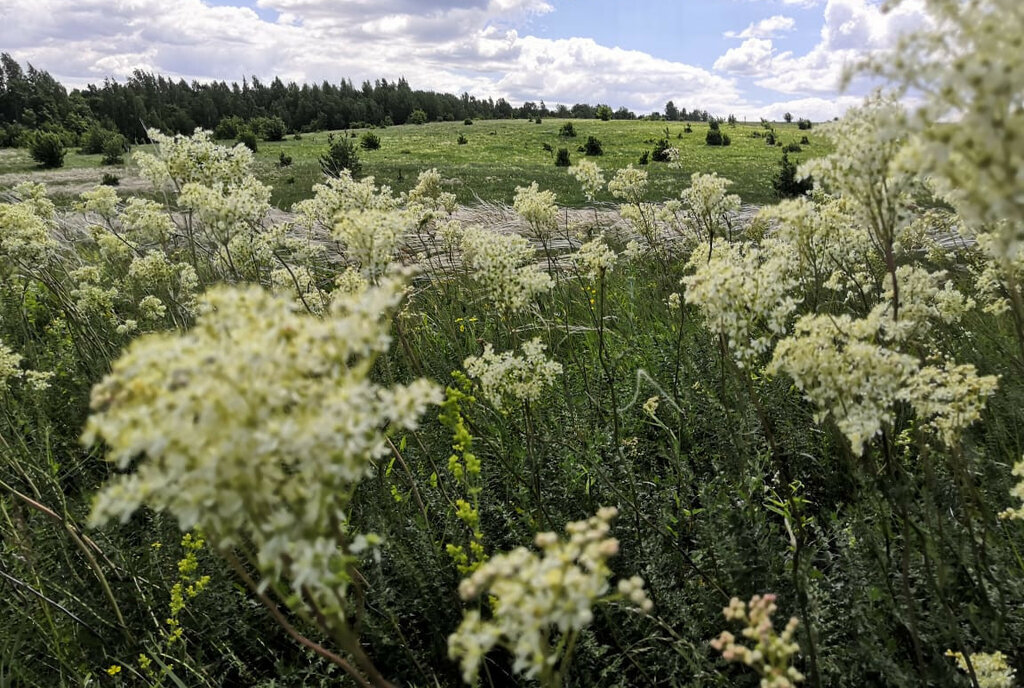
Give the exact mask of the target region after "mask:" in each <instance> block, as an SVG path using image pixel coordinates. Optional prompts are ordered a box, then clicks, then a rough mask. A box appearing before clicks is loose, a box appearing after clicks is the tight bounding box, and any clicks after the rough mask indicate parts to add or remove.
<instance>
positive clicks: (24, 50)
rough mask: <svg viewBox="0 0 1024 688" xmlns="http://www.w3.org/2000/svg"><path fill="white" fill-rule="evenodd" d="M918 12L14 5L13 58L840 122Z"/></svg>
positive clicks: (73, 68)
mask: <svg viewBox="0 0 1024 688" xmlns="http://www.w3.org/2000/svg"><path fill="white" fill-rule="evenodd" d="M922 21H923V16H922V10H921V0H904V2H902V3H900V4H899V5H898V6H897V7H896V9H895V10H893V11H890V12H883V11H882V8H881V3H880V1H879V0H0V50H3V51H6V52H9V53H11V55H12V56H13V57H14V58H15V59H17V60H19V61H20V62H22V63H25V62H30V63H32V64H33V65H35V66H36V67H38V68H40V69H44V70H46V71H48V72H50V73H51V74H52V75H53V76H54V77H55V78H57V79H59V80H60V81H61V82H63V83H64V84H65V85H67V86H68V87H80V86H84V85H85V84H88V83H100V82H102V81H103V79H105V78H114V79H119V80H124V79H125V78H126V77H127V76H129V75H131V73H132V71H133V70H135V69H142V70H145V71H152V72H156V73H160V74H164V75H167V76H173V77H176V78H177V77H181V78H184V79H186V80H189V81H191V80H200V81H210V80H218V81H221V80H224V81H229V82H230V81H241V79H242V78H243V77H246V76H252V75H255V76H257V77H259V78H260V79H261V80H269V79H272V78H273V77H275V76H279V77H281V78H282V79H283V80H285V81H297V82H320V81H323V80H325V79H326V80H328V81H332V82H337V81H339V80H341V79H343V78H347V79H351V80H352V81H353V82H354V83H356V84H357V85H358V84H360V83H361V82H362V81H364V80H367V79H369V80H371V81H372V80H375V79H379V78H385V79H387V80H389V81H391V80H396V79H398V78H399V77H405V78H406V79H407V80H408V82H409V84H410V85H411V86H412V87H413V88H417V89H432V90H437V91H445V92H451V93H463V92H469V93H471V94H473V95H475V96H477V97H482V98H488V97H489V98H494V99H497V98H505V99H507V100H508V101H509V102H511V103H513V104H515V105H518V104H521V103H522V102H524V101H527V100H532V101H535V102H539V101H540V100H544V101H545V102H546V104H547V105H548V106H549V107H550V106H553V105H554V104H557V103H564V104H566V105H570V106H571V105H572V104H573V103H577V102H585V103H591V104H597V103H607V104H609V105H611V106H612V107H613V108H618V107H620V106H625V107H628V108H630V109H631V110H633V111H635V112H637V113H639V114H646V113H650V112H652V111H662V110H663V109H664V107H665V103H666V102H667V101H669V100H672V101H673V102H674V103H675V104H676V106H677V107H680V108H687V109H693V108H699V109H706V110H708V111H710V112H711V113H712V114H716V115H719V116H725V115H728V114H734V115H736V116H737V117H739V118H741V119H753V120H756V119H757V118H759V117H767V118H770V119H778V118H780V117H781V116H782V114H783V113H784V112H792V113H793V114H794V115H795V116H797V117H808V118H811V119H814V120H823V119H831V118H832V117H834V116H838V115H840V114H842V112H843V111H844V110H845V109H846V108H847V107H849V106H851V105H854V104H856V103H858V102H860V101H861V100H862V98H863V96H864V95H865V93H866V91H867V90H868V89H869V87H870V86H869V85H868V84H865V83H855V84H854V85H853V86H852V87H851V88H850V89H848V90H847V91H846V92H843V93H840V92H839V90H838V81H839V77H840V74H841V73H842V70H843V66H844V65H845V64H847V63H849V62H855V61H857V60H859V59H861V58H863V57H864V56H865V55H867V54H869V53H871V52H873V51H884V50H887V49H891V48H892V47H893V46H894V45H895V42H896V40H897V38H898V36H899V35H900V33H902V32H904V31H906V30H907V29H908V28H913V27H916V26H919V25H920V24H921V22H922Z"/></svg>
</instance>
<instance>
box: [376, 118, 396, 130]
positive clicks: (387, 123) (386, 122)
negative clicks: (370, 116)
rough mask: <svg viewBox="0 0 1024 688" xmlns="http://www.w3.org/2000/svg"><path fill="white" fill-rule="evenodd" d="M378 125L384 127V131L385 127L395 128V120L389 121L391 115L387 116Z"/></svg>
mask: <svg viewBox="0 0 1024 688" xmlns="http://www.w3.org/2000/svg"><path fill="white" fill-rule="evenodd" d="M380 125H381V126H382V127H384V128H385V129H386V128H387V127H393V126H395V120H393V119H391V115H387V116H386V117H385V118H384V121H383V122H381V123H380Z"/></svg>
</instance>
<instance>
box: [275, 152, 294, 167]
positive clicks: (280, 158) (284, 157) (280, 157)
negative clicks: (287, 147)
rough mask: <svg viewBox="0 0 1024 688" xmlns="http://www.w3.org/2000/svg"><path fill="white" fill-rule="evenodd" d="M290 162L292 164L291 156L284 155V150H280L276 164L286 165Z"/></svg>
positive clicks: (279, 165)
mask: <svg viewBox="0 0 1024 688" xmlns="http://www.w3.org/2000/svg"><path fill="white" fill-rule="evenodd" d="M291 164H292V156H290V155H285V152H284V151H281V153H280V154H279V155H278V156H277V166H278V167H288V166H290V165H291Z"/></svg>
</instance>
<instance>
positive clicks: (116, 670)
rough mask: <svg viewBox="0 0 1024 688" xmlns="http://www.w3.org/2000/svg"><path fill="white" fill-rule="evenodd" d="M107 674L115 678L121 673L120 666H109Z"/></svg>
mask: <svg viewBox="0 0 1024 688" xmlns="http://www.w3.org/2000/svg"><path fill="white" fill-rule="evenodd" d="M107 673H108V674H110V675H111V676H117V675H118V674H120V673H121V665H120V664H111V665H110V668H109V669H107Z"/></svg>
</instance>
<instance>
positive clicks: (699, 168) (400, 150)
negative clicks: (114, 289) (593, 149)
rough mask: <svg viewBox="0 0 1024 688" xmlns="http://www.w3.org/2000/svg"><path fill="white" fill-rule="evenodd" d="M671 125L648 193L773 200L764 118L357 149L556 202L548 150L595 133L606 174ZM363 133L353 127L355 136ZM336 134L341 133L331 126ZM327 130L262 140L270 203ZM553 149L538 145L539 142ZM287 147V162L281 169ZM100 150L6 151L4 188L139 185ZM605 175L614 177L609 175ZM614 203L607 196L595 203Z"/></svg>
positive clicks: (772, 164) (385, 137)
mask: <svg viewBox="0 0 1024 688" xmlns="http://www.w3.org/2000/svg"><path fill="white" fill-rule="evenodd" d="M567 121H571V122H572V123H573V125H574V127H575V129H576V133H577V136H576V137H575V138H562V137H560V136H559V135H558V132H559V130H560V129H561V127H562V125H563V124H564V123H565V122H567ZM666 126H667V127H668V131H669V143H670V145H672V146H675V147H676V148H678V149H679V151H680V153H681V160H680V163H681V167H680V168H679V169H673V168H670V167H669V166H668V165H667V164H664V163H653V162H652V163H651V164H649V165H647V170H648V173H649V175H650V182H651V183H650V199H651V200H665V199H667V198H671V197H674V196H676V195H678V193H679V191H681V190H682V189H683V188H685V187H686V186H687V185H688V183H689V177H690V175H691V174H692V173H694V172H717V173H718V174H720V175H722V176H725V177H727V178H729V179H731V180H733V181H734V182H735V186H734V187H733V191H734V192H735V193H737V194H739V195H740V197H741V198H742V199H743V201H744V202H745V203H753V204H764V203H770V202H772V201H773V200H774V195H773V192H772V186H771V179H772V175H773V174H774V173H775V171H776V169H777V167H778V161H779V159H780V158H781V157H782V149H781V147H779V146H776V147H772V146H768V145H766V144H765V141H764V139H763V138H754V137H753V135H754V134H755V133H757V132H762V131H764V130H763V129H762V127H761V125H760V124H756V125H754V124H737V125H735V126H731V125H728V124H723V125H722V130H723V132H724V133H726V134H728V135H729V136H730V138H731V139H732V145H731V146H728V147H724V148H718V147H712V146H708V145H706V144H705V143H704V137H705V134H706V133H707V131H708V125H707V124H704V123H696V124H693V125H691V126H692V129H693V131H692V133H689V134H687V133H684V127H685V124H684V123H682V122H648V121H615V120H613V121H608V122H602V121H600V120H558V119H547V120H544V121H543V123H541V124H534V123H531V122H528V121H525V120H490V121H478V122H475V123H474V124H473V125H472V126H467V125H465V124H464V123H462V122H437V123H431V124H426V125H422V126H416V125H403V126H396V127H389V128H387V129H377V130H374V133H376V134H377V135H378V136H379V137H380V139H381V147H380V149H379V150H373V151H365V150H361V149H360V150H359V155H360V160H361V162H362V164H363V173H364V174H365V175H372V176H374V177H375V178H376V179H377V181H378V182H379V183H382V184H388V185H390V186H391V187H392V188H393V189H394V190H396V191H405V190H407V189H409V188H411V187H412V185H413V184H414V183H415V180H416V176H417V174H418V173H419V172H421V171H423V170H426V169H430V168H431V167H436V168H437V169H438V170H440V171H441V172H442V174H443V175H444V176H445V177H447V178H451V179H454V180H457V182H456V185H455V187H454V188H453V191H454V192H455V193H456V194H457V196H458V199H459V201H460V202H461V203H463V204H470V205H471V204H474V203H476V202H479V201H481V200H482V201H488V202H495V203H510V202H511V201H512V197H513V195H514V193H515V188H516V187H517V186H524V185H527V184H529V183H530V182H531V181H536V182H537V183H538V184H540V186H541V187H542V188H545V189H550V190H552V191H554V192H555V193H556V194H557V195H558V202H559V204H561V205H568V206H580V205H583V204H584V201H585V199H584V197H583V194H582V193H581V192H580V190H579V186H578V184H577V183H576V181H575V180H574V179H573V178H572V177H570V176H569V175H568V174H567V173H566V170H565V168H559V167H555V165H554V152H553V151H557V150H558V148H560V147H564V148H568V149H569V151H570V154H571V158H572V161H573V162H575V161H578V160H580V159H582V158H583V157H584V154H583V153H582V152H578V151H577V150H576V149H577V147H578V146H582V145H583V144H584V143H585V142H586V140H587V137H588V136H596V137H597V138H598V139H599V140H600V141H601V143H602V145H603V148H604V155H602V156H600V157H596V158H592V159H593V160H595V161H596V162H597V163H598V164H599V165H600V166H601V167H602V168H604V169H605V170H607V171H608V172H609V173H610V172H612V171H614V170H617V169H620V168H623V167H625V166H626V165H629V164H630V163H632V164H634V165H636V164H637V163H638V161H639V159H640V155H641V153H642V152H643V151H645V150H650V149H652V148H653V146H654V143H655V142H656V141H657V140H658V139H660V138H663V137H664V136H665V128H666ZM775 130H776V134H777V136H778V139H779V142H780V143H781V144H782V145H785V144H789V143H798V142H799V141H800V139H801V137H802V136H804V135H807V136H808V138H809V139H810V145H805V146H803V149H804V150H803V152H801V153H797V154H793V155H792V157H793V159H794V160H797V161H800V160H803V159H806V158H808V157H812V156H813V157H817V156H820V155H824V154H826V153H828V152H829V151H830V147H829V144H828V142H827V141H826V139H825V137H824V136H821V135H820V132H818V131H816V130H811V131H800V130H799V129H797V126H796V125H795V124H776V125H775ZM363 131H364V130H354V131H353V132H349V135H351V134H352V133H355V135H356V137H357V138H356V140H357V141H358V137H359V136H361V135H362V133H363ZM460 134H461V135H463V136H465V137H466V139H467V143H466V144H465V145H459V144H458V143H457V140H458V137H459V135H460ZM335 135H336V136H340V135H344V132H336V133H335ZM327 137H328V134H327V133H326V132H319V133H315V134H305V135H304V136H303V137H302V138H301V139H300V140H294V138H293V137H288V139H287V140H285V141H280V142H275V143H268V142H260V144H259V151H258V153H257V175H258V176H259V177H260V178H261V179H262V180H263V181H265V182H266V183H268V184H270V185H271V186H272V187H273V188H274V196H273V203H274V205H276V206H278V207H281V208H288V207H289V206H290V205H291V204H292V203H294V202H295V201H298V200H302V199H304V198H308V197H310V195H311V188H312V186H313V184H316V183H317V182H319V181H320V179H321V178H322V174H321V171H320V166H319V163H318V162H317V158H318V157H319V156H320V155H321V154H322V153H323V152H324V151H325V150H326V148H327ZM545 143H546V144H548V145H550V146H551V148H552V149H553V151H552V152H548V151H546V150H544V144H545ZM282 153H284V154H285V155H287V156H290V157H291V158H292V160H293V163H292V164H291V165H290V166H288V167H283V168H282V167H279V166H278V164H277V163H278V160H279V158H280V155H281V154H282ZM100 157H101V156H99V155H78V154H77V153H73V152H69V154H68V156H67V158H66V162H65V169H64V170H58V171H42V170H39V169H38V168H37V167H35V166H34V165H33V163H32V160H31V159H30V158H29V157H28V153H27V152H26V151H23V150H19V151H3V155H2V156H0V188H4V187H5V186H6V187H9V186H12V185H13V184H14V183H15V182H16V181H17V180H19V179H21V178H22V175H26V176H29V177H31V178H34V179H36V178H37V179H38V180H39V181H45V182H47V183H48V184H49V185H50V186H52V187H53V192H54V193H58V194H59V193H61V191H62V189H63V191H64V194H65V195H68V194H74V193H77V192H79V191H81V190H84V188H83V187H86V186H88V184H91V183H98V182H99V180H100V178H101V177H102V175H103V173H104V172H107V171H110V172H112V173H113V174H116V175H118V176H120V177H122V186H123V188H124V189H125V191H133V190H137V189H138V188H139V185H138V182H137V181H136V182H135V183H133V179H132V178H133V177H134V173H133V170H132V166H131V164H130V163H129V165H128V166H127V167H114V168H103V167H100V165H99V161H100ZM608 176H610V174H609V175H608ZM597 200H598V201H599V202H600V201H611V200H612V198H611V196H610V195H607V194H605V195H604V196H602V197H598V199H597Z"/></svg>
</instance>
